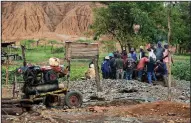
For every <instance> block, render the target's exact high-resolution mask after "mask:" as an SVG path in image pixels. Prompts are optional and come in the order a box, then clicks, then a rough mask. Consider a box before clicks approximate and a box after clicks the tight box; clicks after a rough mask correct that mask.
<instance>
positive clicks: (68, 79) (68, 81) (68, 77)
mask: <svg viewBox="0 0 191 123" xmlns="http://www.w3.org/2000/svg"><path fill="white" fill-rule="evenodd" d="M67 62H68V72H69V74H68V75H67V88H69V83H70V59H69V60H67Z"/></svg>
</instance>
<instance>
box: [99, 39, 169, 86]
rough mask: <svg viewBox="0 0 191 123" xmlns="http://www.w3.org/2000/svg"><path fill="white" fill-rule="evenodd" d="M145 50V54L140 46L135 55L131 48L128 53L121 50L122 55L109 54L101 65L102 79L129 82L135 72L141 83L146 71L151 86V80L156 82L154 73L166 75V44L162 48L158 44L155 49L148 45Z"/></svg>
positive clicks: (116, 53) (117, 53)
mask: <svg viewBox="0 0 191 123" xmlns="http://www.w3.org/2000/svg"><path fill="white" fill-rule="evenodd" d="M146 50H147V52H145V50H144V47H143V46H140V50H139V53H136V51H135V50H134V48H131V50H130V52H129V53H127V51H126V50H123V51H122V53H119V52H118V51H116V52H113V53H109V55H108V56H105V58H104V61H103V62H102V64H101V70H102V77H103V78H104V79H126V80H131V79H132V76H133V73H134V71H135V70H136V71H137V73H138V74H137V75H135V76H137V78H136V79H138V80H139V81H142V75H143V72H145V71H146V74H147V79H148V82H149V83H150V84H152V80H154V81H157V78H156V76H155V72H156V71H157V72H160V73H161V74H162V75H163V76H165V75H167V74H168V72H167V63H168V62H169V59H168V52H169V50H168V44H167V43H166V44H164V46H162V44H161V42H158V43H157V47H156V48H155V47H154V46H151V45H148V46H147V47H146ZM146 54H148V55H146ZM171 61H172V59H171Z"/></svg>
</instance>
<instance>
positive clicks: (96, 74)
mask: <svg viewBox="0 0 191 123" xmlns="http://www.w3.org/2000/svg"><path fill="white" fill-rule="evenodd" d="M98 58H99V56H98V55H97V56H96V58H94V59H93V63H94V66H95V80H96V84H97V92H101V91H103V90H102V88H101V85H100V75H99V67H98Z"/></svg>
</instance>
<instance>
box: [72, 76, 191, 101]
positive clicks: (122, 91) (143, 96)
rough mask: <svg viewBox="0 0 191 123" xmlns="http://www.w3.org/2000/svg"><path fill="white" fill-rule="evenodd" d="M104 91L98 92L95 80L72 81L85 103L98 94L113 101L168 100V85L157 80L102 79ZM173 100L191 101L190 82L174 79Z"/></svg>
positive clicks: (105, 99)
mask: <svg viewBox="0 0 191 123" xmlns="http://www.w3.org/2000/svg"><path fill="white" fill-rule="evenodd" d="M101 82H102V88H103V92H102V93H96V91H97V90H96V83H95V81H92V80H89V81H86V80H84V81H75V82H71V83H70V86H69V87H70V88H71V89H75V90H79V91H80V92H81V93H82V94H83V97H84V104H86V102H87V103H90V102H91V101H96V100H92V99H93V98H94V99H95V98H96V97H95V96H96V95H99V96H101V97H102V98H103V99H100V100H103V101H112V100H116V99H133V100H142V101H144V102H153V101H157V100H167V98H168V87H164V86H163V85H161V82H156V85H154V86H153V85H150V84H148V83H145V82H139V81H136V80H132V81H127V80H110V79H106V80H102V81H101ZM173 83H175V84H174V87H172V101H176V102H185V103H190V82H188V81H184V80H173Z"/></svg>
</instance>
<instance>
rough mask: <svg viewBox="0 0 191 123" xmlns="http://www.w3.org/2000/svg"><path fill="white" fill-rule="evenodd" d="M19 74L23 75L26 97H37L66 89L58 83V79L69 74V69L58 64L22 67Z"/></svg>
mask: <svg viewBox="0 0 191 123" xmlns="http://www.w3.org/2000/svg"><path fill="white" fill-rule="evenodd" d="M18 72H19V73H21V74H22V75H23V80H24V86H23V88H22V92H23V93H24V94H25V95H36V94H39V93H45V92H50V91H55V90H58V89H61V88H64V85H63V84H59V83H58V78H60V77H64V76H65V75H67V74H68V72H67V68H66V69H64V67H63V66H61V65H59V64H57V65H56V66H43V67H40V66H34V65H29V66H25V67H21V68H19V69H18Z"/></svg>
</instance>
